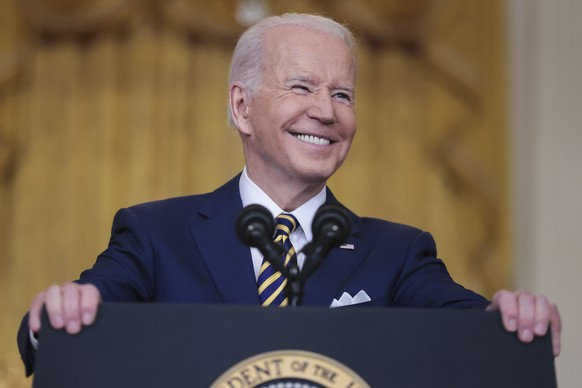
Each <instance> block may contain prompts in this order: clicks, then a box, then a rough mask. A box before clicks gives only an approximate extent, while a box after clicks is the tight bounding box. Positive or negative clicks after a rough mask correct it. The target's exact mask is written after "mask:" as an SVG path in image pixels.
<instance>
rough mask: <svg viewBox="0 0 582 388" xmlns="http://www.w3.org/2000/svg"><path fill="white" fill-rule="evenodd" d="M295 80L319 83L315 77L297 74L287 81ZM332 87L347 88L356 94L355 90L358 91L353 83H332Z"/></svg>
mask: <svg viewBox="0 0 582 388" xmlns="http://www.w3.org/2000/svg"><path fill="white" fill-rule="evenodd" d="M293 81H295V82H305V83H308V84H311V85H316V84H317V82H315V81H314V80H313V78H311V77H310V76H308V75H297V76H293V77H290V78H289V79H288V80H287V82H293ZM330 89H334V90H338V89H339V90H345V91H348V92H350V93H352V94H355V92H356V88H355V87H354V86H353V85H351V84H343V85H337V86H333V85H332V87H331V88H330Z"/></svg>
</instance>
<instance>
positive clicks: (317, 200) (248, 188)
mask: <svg viewBox="0 0 582 388" xmlns="http://www.w3.org/2000/svg"><path fill="white" fill-rule="evenodd" d="M239 190H240V197H241V200H242V204H243V207H244V206H248V205H251V204H259V205H262V206H264V207H266V208H267V210H269V211H270V212H271V214H272V215H273V217H276V216H278V215H279V214H281V213H284V211H283V209H281V208H280V207H279V205H277V204H276V203H275V201H273V200H272V199H271V197H269V196H268V195H267V194H266V193H265V192H264V191H263V190H262V189H261V188H260V187H259V186H257V185H256V184H255V183H254V182H253V181H252V180H251V178H250V177H249V176H248V174H247V169H246V167H245V168H244V169H243V172H242V174H241V177H240V180H239ZM326 197H327V192H326V189H325V187H324V188H323V189H322V190H321V191H320V192H319V193H317V194H316V195H315V196H313V197H312V198H311V199H309V200H308V201H307V202H305V203H304V204H303V205H301V206H299V207H298V208H297V209H295V210H293V211H292V212H290V213H291V214H293V215H294V216H295V218H297V221H299V225H301V229H303V233H304V234H305V237H306V238H307V241H311V240H312V239H313V233H312V231H311V224H312V222H313V217H314V216H315V212H316V211H317V209H319V207H320V206H321V205H323V204H324V203H325V200H326Z"/></svg>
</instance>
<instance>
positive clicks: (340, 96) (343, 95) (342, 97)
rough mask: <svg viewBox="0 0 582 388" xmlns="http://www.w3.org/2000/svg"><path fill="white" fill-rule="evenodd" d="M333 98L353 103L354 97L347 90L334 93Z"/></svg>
mask: <svg viewBox="0 0 582 388" xmlns="http://www.w3.org/2000/svg"><path fill="white" fill-rule="evenodd" d="M333 98H336V99H338V100H340V101H345V102H347V103H352V100H353V97H352V96H351V95H350V94H348V93H345V92H337V93H335V94H334V95H333Z"/></svg>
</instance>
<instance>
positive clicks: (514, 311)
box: [487, 290, 519, 332]
mask: <svg viewBox="0 0 582 388" xmlns="http://www.w3.org/2000/svg"><path fill="white" fill-rule="evenodd" d="M515 295H516V294H515V293H514V292H509V291H505V290H501V291H498V292H496V293H495V295H493V299H492V302H491V304H490V305H489V306H488V307H487V310H489V311H492V310H499V312H500V313H501V320H502V322H503V326H504V327H505V330H507V331H510V332H514V331H516V330H517V319H518V315H519V313H518V308H517V298H516V296H515Z"/></svg>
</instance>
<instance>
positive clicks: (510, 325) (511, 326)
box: [507, 318, 517, 331]
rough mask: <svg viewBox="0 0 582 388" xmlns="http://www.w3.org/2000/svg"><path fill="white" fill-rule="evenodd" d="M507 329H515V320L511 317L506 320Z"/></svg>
mask: <svg viewBox="0 0 582 388" xmlns="http://www.w3.org/2000/svg"><path fill="white" fill-rule="evenodd" d="M507 330H509V331H516V330H517V321H516V320H515V319H514V318H511V319H509V320H508V321H507Z"/></svg>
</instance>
